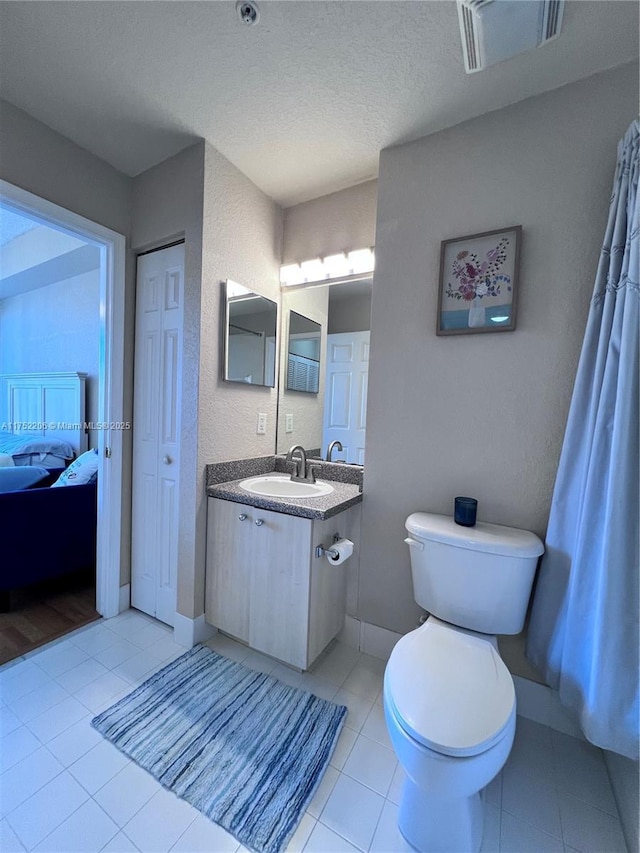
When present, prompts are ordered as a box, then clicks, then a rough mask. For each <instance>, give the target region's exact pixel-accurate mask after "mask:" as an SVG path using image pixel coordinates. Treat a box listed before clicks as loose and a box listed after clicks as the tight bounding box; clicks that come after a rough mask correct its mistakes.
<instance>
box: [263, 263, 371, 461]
mask: <svg viewBox="0 0 640 853" xmlns="http://www.w3.org/2000/svg"><path fill="white" fill-rule="evenodd" d="M371 284H372V282H371V279H366V280H362V281H358V282H348V283H341V284H330V285H321V286H313V287H304V288H298V289H295V290H287V289H283V291H282V330H281V345H280V349H281V359H280V364H281V365H282V367H281V369H280V374H281V375H280V381H279V383H278V388H279V390H278V433H277V444H276V452H277V453H286V452H287V451H288V450H289V448H290V447H291V446H292V445H294V444H301V445H302V446H303V447H304V448H305V450H306V451H308V452H309V453H310V454H311V455H312V456H314V457H315V456H320V458H323V459H324V458H325V457H326V454H327V448H328V445H329V444H330V443H331V442H333V441H334V440H338V441H340V442H341V443H342V447H343V449H342V450H339V449H338V448H337V447H336V448H335V449H334V451H333V454H332V459H333V461H334V462H340V461H342V462H351V463H356V464H359V465H362V464H363V463H364V450H365V437H366V413H367V379H368V373H369V329H370V328H371V324H370V315H371ZM298 318H300V320H298ZM301 321H302V323H304V325H300V322H301ZM310 324H313V326H314V327H315V329H316V330H317V336H316V337H314V338H313V341H314V343H315V345H316V346H317V345H318V343H319V353H318V356H316V357H318V358H319V363H318V390H317V393H313V394H300V393H298V392H297V391H295V390H290V388H291V384H290V381H289V376H288V374H289V373H290V370H289V363H288V359H289V352H290V351H291V347H290V346H289V341H290V340H292V341H296V340H303V339H305V338H308V337H310V335H312V334H315V333H314V332H311V331H310V329H311V328H312V326H311V325H310ZM296 336H300V337H296ZM307 346H311V344H308V345H307ZM294 352H295V349H294ZM309 352H311V350H305V353H304V357H306V358H310V359H311V358H312V356H310V355H309ZM313 355H314V356H315V351H313ZM285 371H286V372H285Z"/></svg>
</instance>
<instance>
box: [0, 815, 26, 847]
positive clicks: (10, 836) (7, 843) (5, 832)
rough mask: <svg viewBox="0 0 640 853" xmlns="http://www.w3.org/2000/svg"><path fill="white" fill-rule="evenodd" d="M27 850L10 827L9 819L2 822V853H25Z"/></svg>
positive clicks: (0, 838)
mask: <svg viewBox="0 0 640 853" xmlns="http://www.w3.org/2000/svg"><path fill="white" fill-rule="evenodd" d="M25 849H26V848H25V847H24V845H23V844H22V842H21V841H20V839H19V838H18V836H17V835H16V834H15V832H14V831H13V830H12V829H11V827H10V826H9V823H8V821H7V819H6V818H5V819H4V820H0V850H2V853H23V851H24V850H25Z"/></svg>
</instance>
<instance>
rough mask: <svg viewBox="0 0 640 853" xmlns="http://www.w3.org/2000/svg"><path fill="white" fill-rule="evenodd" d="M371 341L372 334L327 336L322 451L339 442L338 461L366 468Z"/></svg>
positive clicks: (357, 333)
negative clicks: (355, 463) (341, 447)
mask: <svg viewBox="0 0 640 853" xmlns="http://www.w3.org/2000/svg"><path fill="white" fill-rule="evenodd" d="M369 338H370V333H369V332H345V333H341V334H338V335H328V336H327V373H326V379H325V392H324V424H323V443H322V451H323V452H324V451H325V450H326V448H327V446H328V445H329V444H330V443H331V442H332V441H334V440H335V439H339V440H340V441H341V442H342V446H343V448H344V451H343V452H342V453H339V452H337V451H334V453H333V459H334V461H340V460H343V461H345V462H357V463H358V464H359V465H364V444H365V434H366V427H367V423H366V420H367V383H368V379H369Z"/></svg>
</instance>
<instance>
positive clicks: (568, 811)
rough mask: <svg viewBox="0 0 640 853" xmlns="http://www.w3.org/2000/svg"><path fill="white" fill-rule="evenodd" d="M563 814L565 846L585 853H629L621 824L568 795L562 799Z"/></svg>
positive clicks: (561, 796) (562, 795) (614, 818)
mask: <svg viewBox="0 0 640 853" xmlns="http://www.w3.org/2000/svg"><path fill="white" fill-rule="evenodd" d="M560 813H561V815H562V830H563V833H564V840H565V842H566V843H567V844H568V845H569V846H571V847H575V848H576V850H581V851H583V853H602V851H606V853H625V851H626V849H627V846H626V844H625V840H624V836H623V834H622V829H621V827H620V821H619V819H618V818H617V817H614V816H613V815H611V814H607V813H606V812H603V811H601V810H600V809H597V808H595V806H591V805H589V804H588V803H584V802H582V800H577V799H576V798H575V797H571V796H570V795H568V794H561V795H560Z"/></svg>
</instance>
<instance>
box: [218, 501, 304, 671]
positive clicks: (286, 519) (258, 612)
mask: <svg viewBox="0 0 640 853" xmlns="http://www.w3.org/2000/svg"><path fill="white" fill-rule="evenodd" d="M251 511H252V523H251V527H252V533H253V540H254V542H255V551H254V553H253V561H252V567H251V577H250V587H251V594H250V608H249V645H250V646H251V647H252V648H254V649H258V650H259V651H261V652H264V653H265V654H268V655H271V656H272V657H274V658H278V660H282V661H285V662H286V663H289V664H291V665H292V666H295V667H298V668H299V669H306V667H307V634H308V625H309V583H310V579H309V567H310V562H311V530H312V522H311V520H310V519H308V518H297V517H295V516H292V515H284V514H283V513H280V512H270V511H268V510H261V509H258V508H256V507H252V508H251ZM256 521H262V522H263V523H262V524H260V525H257V524H256V523H255V522H256ZM214 624H215V623H214Z"/></svg>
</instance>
